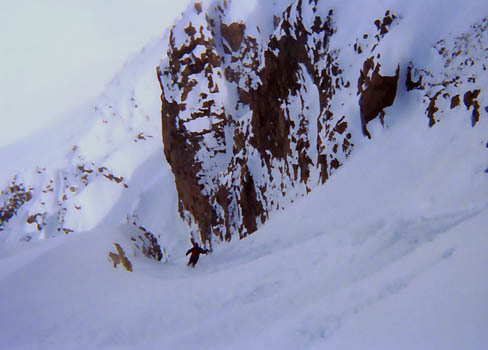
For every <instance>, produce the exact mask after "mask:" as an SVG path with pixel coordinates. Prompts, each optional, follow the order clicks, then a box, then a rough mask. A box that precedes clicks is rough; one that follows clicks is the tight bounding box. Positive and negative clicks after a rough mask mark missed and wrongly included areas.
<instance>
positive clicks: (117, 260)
mask: <svg viewBox="0 0 488 350" xmlns="http://www.w3.org/2000/svg"><path fill="white" fill-rule="evenodd" d="M114 246H115V250H116V251H117V253H114V252H109V253H108V257H109V258H110V259H111V260H112V262H113V264H114V269H115V268H117V265H118V264H122V266H123V267H124V269H126V270H127V271H129V272H132V263H131V262H130V261H129V259H127V257H126V256H125V252H124V250H123V249H122V247H121V246H120V245H119V244H118V243H114Z"/></svg>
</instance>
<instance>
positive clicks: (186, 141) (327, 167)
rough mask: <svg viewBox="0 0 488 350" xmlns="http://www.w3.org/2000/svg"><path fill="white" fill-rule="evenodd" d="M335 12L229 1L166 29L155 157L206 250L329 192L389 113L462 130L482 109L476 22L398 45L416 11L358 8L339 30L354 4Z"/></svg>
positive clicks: (482, 36)
mask: <svg viewBox="0 0 488 350" xmlns="http://www.w3.org/2000/svg"><path fill="white" fill-rule="evenodd" d="M334 4H335V2H326V1H319V0H305V1H302V0H298V1H281V2H279V1H276V2H273V5H272V6H271V5H269V6H264V5H263V7H262V8H260V9H256V10H255V12H252V11H251V12H250V13H247V14H243V15H242V17H240V18H236V14H235V11H234V12H233V3H232V2H228V1H217V2H215V3H213V4H211V5H208V6H207V7H204V6H203V4H200V3H195V4H194V6H193V7H191V8H189V10H188V11H187V13H186V14H185V15H184V17H183V19H182V20H181V21H180V22H179V23H177V24H176V25H175V26H174V27H173V29H172V31H171V34H170V42H169V49H168V58H167V59H164V60H163V61H162V62H161V64H160V66H159V67H158V69H157V75H158V79H159V82H160V85H161V89H162V95H161V100H162V127H163V129H162V134H163V144H164V152H165V156H166V159H167V161H168V162H169V164H170V166H171V168H172V171H173V173H174V176H175V183H176V187H177V192H178V196H179V211H180V214H181V216H182V217H183V218H184V219H185V221H186V222H187V223H188V224H189V225H190V227H191V228H192V234H193V235H194V238H197V239H199V240H201V241H202V242H203V243H204V244H205V245H207V246H211V244H212V241H213V240H215V239H217V240H227V241H228V240H231V238H232V237H234V236H235V237H239V238H242V237H245V236H246V235H249V234H251V233H253V232H254V231H256V229H257V227H258V226H259V225H260V224H262V223H264V222H265V221H266V220H267V219H268V218H269V216H270V214H271V213H272V212H273V211H274V210H277V209H281V208H283V207H285V206H287V205H289V203H290V202H293V201H294V200H295V199H297V198H299V197H300V196H303V195H306V194H307V193H308V192H309V191H311V190H312V188H313V187H315V186H317V185H322V184H324V183H326V182H327V180H328V179H329V178H330V176H331V175H333V174H334V172H335V171H336V170H337V169H338V168H339V167H340V166H341V165H342V164H343V163H344V162H345V161H346V159H347V158H348V157H349V156H350V154H351V152H353V150H355V145H356V144H364V143H365V141H367V138H369V139H371V138H372V137H373V136H374V132H371V131H370V130H369V127H368V126H369V125H372V124H374V125H375V126H374V127H373V129H374V130H380V129H378V128H376V125H377V124H378V122H381V125H383V126H388V123H389V120H393V121H394V108H395V105H396V104H398V107H397V108H405V106H407V105H408V104H412V113H413V114H415V113H417V111H418V107H419V106H422V107H421V109H422V113H423V114H425V115H424V117H423V118H425V124H426V125H427V124H428V126H430V127H432V126H434V125H435V124H436V123H437V122H439V121H440V120H441V119H442V118H443V112H445V111H447V110H450V109H453V108H458V109H459V114H460V115H461V117H462V115H464V114H468V115H469V116H470V119H471V123H472V125H473V126H474V125H476V123H477V122H478V121H479V120H480V118H481V117H482V114H485V115H486V113H488V107H486V104H488V101H486V95H485V94H484V92H483V89H482V87H483V86H486V77H485V76H486V74H485V75H483V74H482V72H483V71H485V70H486V69H487V66H488V54H487V52H488V51H487V48H488V40H487V27H488V20H487V19H486V18H485V19H478V20H477V21H475V22H474V23H470V24H466V27H465V32H462V33H457V34H456V35H450V34H447V33H445V35H444V36H442V37H439V38H438V40H437V41H434V42H432V43H429V45H427V46H426V45H424V44H418V45H417V44H416V43H415V42H410V41H408V42H406V43H405V45H403V44H402V43H401V41H402V29H401V28H402V24H403V22H404V19H407V18H411V17H412V16H414V15H415V12H414V11H413V10H412V11H410V12H408V11H406V10H404V11H402V9H403V8H402V6H400V5H399V4H400V3H399V4H398V8H399V9H398V11H397V10H396V9H395V8H393V7H394V6H393V7H392V8H385V9H382V11H381V12H377V10H372V9H369V10H368V9H365V14H364V15H363V17H362V18H361V19H360V20H358V21H357V23H355V22H354V21H352V22H354V24H355V26H350V25H348V22H347V21H345V20H344V18H347V16H349V17H351V16H353V14H352V13H350V14H347V13H348V11H350V10H351V9H350V8H349V9H348V6H351V5H341V3H340V2H338V3H337V4H336V5H335V6H334ZM258 12H259V16H258V14H257V13H258ZM403 12H404V13H403ZM246 16H247V17H246ZM408 16H410V17H408ZM349 24H350V23H349ZM427 24H428V23H424V22H421V21H420V20H419V26H427ZM470 25H471V26H470ZM409 28H410V27H409ZM424 28H426V27H424ZM418 30H419V31H420V29H418ZM432 37H435V35H432ZM426 40H428V38H427V39H426ZM398 42H400V43H398ZM402 45H403V46H402ZM405 46H408V49H410V50H411V51H410V52H407V49H406V48H405ZM417 46H418V47H417ZM399 47H402V50H399V49H398V48H399ZM395 49H397V51H398V52H397V51H394V50H395ZM422 50H423V51H422ZM425 57H428V58H429V59H425ZM382 67H385V68H382ZM483 84H485V85H483ZM399 99H400V101H401V102H398V100H399ZM462 104H464V107H465V108H463V106H462ZM400 105H401V106H400ZM378 117H379V118H378ZM376 119H379V120H378V121H376ZM369 123H371V124H369ZM377 132H379V131H377ZM372 134H373V135H372Z"/></svg>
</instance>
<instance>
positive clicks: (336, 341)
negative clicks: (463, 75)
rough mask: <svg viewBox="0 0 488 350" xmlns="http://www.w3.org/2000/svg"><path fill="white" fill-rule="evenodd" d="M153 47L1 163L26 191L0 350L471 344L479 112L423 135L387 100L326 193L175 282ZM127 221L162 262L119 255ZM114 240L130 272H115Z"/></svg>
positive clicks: (0, 279)
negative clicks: (36, 219)
mask: <svg viewBox="0 0 488 350" xmlns="http://www.w3.org/2000/svg"><path fill="white" fill-rule="evenodd" d="M473 3H474V2H473ZM429 4H430V5H429V6H433V4H431V3H429ZM477 16H478V15H477ZM405 20H406V21H410V20H411V19H409V18H406V19H405ZM485 34H486V33H485ZM163 50H164V44H163V42H162V41H156V42H154V43H153V44H151V45H148V46H147V49H146V51H145V52H143V53H142V54H141V55H140V56H137V57H136V58H135V59H134V60H133V61H132V63H129V64H128V65H127V66H126V68H125V69H124V71H123V72H122V73H121V74H119V75H117V76H116V77H115V78H114V80H113V81H112V82H111V83H110V84H109V87H108V89H107V91H106V93H105V94H104V95H103V96H101V97H100V98H98V99H97V100H96V101H94V103H93V104H90V105H89V107H88V108H86V107H83V108H82V109H81V110H80V111H75V112H74V113H73V118H71V119H69V120H68V121H67V122H65V123H64V124H58V125H55V126H54V127H53V128H52V130H51V131H50V133H49V134H47V135H46V134H41V135H39V136H38V138H34V139H33V140H30V141H29V142H26V143H23V144H16V145H12V146H11V147H9V148H4V149H2V150H1V154H0V158H1V159H2V160H3V162H2V166H3V168H2V173H1V176H2V179H1V180H2V181H3V182H4V183H5V184H8V183H9V181H11V179H12V175H13V174H17V175H18V179H19V181H20V180H21V181H22V182H23V183H24V182H25V183H26V184H29V183H34V184H35V185H36V186H35V189H33V190H32V191H31V192H32V199H31V200H30V201H28V202H29V203H28V204H27V205H25V206H23V207H22V208H21V210H20V211H19V212H18V213H17V215H16V216H15V217H13V219H12V221H10V222H9V223H8V227H7V226H6V229H5V230H4V231H0V234H1V245H0V349H146V348H157V349H159V348H170V349H361V350H364V349H405V350H407V349H408V350H411V349H426V350H427V349H443V350H444V349H452V350H457V349H484V348H486V346H487V344H488V335H487V333H486V329H487V328H488V302H487V300H486V295H488V281H487V280H486V278H485V275H486V266H488V257H487V255H486V254H485V250H486V246H487V244H488V236H487V234H486V230H485V229H484V228H485V227H486V226H487V224H488V183H487V182H488V174H487V173H486V168H488V136H487V135H488V119H487V118H486V114H482V115H481V118H480V120H479V122H478V123H477V125H476V127H472V126H471V123H470V122H469V118H468V117H466V115H467V114H468V112H466V111H464V110H463V111H462V113H461V111H460V109H461V107H462V108H464V106H461V107H459V108H458V109H454V110H449V109H447V108H446V112H445V113H443V114H442V121H441V122H439V123H437V124H436V126H435V127H433V128H430V127H429V126H428V125H427V123H426V117H425V108H424V106H423V105H422V104H420V103H418V104H415V103H412V101H413V102H415V99H414V98H411V97H405V95H401V94H400V96H403V97H400V99H399V100H398V104H396V105H394V106H392V107H390V108H389V110H388V113H389V115H394V116H395V118H394V119H392V121H391V123H390V122H388V123H387V125H388V127H387V128H382V127H381V126H380V125H379V122H377V123H376V122H374V123H372V124H370V125H368V127H369V129H370V132H371V133H372V134H373V135H374V139H373V141H369V140H367V139H366V138H365V139H364V140H362V141H361V140H359V143H358V144H357V145H356V150H357V151H355V152H353V153H352V154H351V156H350V157H349V159H348V160H347V162H344V164H343V165H342V166H341V167H340V168H339V169H337V171H336V172H335V173H334V176H331V177H330V179H329V180H328V182H327V184H326V185H325V186H319V187H316V188H315V189H314V191H312V192H311V193H310V194H309V195H308V196H306V197H303V198H300V199H298V200H296V201H295V202H294V203H293V204H292V205H290V206H289V207H288V208H286V209H285V210H277V211H274V212H273V213H272V214H271V215H270V217H269V220H268V221H267V222H266V224H264V225H262V226H261V227H259V228H258V230H257V231H256V232H255V233H254V234H253V235H251V236H248V237H247V238H245V239H243V240H233V241H232V242H230V243H225V244H216V245H215V246H214V251H213V252H212V254H211V255H209V256H202V257H201V260H200V261H199V263H198V265H197V266H196V269H189V268H188V267H186V260H187V258H186V257H185V256H184V252H185V251H186V249H188V248H189V241H188V237H189V236H188V231H189V229H188V228H187V227H186V226H184V225H183V223H182V222H181V220H180V219H179V218H178V216H177V199H176V198H177V195H176V190H175V189H174V182H173V181H174V178H173V175H172V174H171V173H170V170H169V166H168V165H167V164H166V163H165V162H164V161H163V154H162V150H161V139H160V138H159V127H160V126H159V113H160V106H159V90H158V89H159V87H158V86H157V81H156V79H155V69H154V67H155V65H156V64H157V62H158V60H159V58H160V55H161V52H163ZM476 73H477V74H478V75H477V78H478V84H479V85H483V84H486V76H485V75H483V72H476ZM403 92H404V91H403ZM155 94H156V95H155ZM481 103H482V106H485V105H486V101H485V100H481ZM136 105H137V107H136ZM407 105H409V108H408V109H407V108H405V106H407ZM95 107H96V108H95ZM482 113H484V112H483V111H482ZM114 114H115V115H114ZM77 116H83V118H81V117H79V118H76V117H77ZM146 116H149V120H148V119H147V118H146ZM112 117H113V119H112ZM104 121H106V123H105V122H104ZM138 136H141V137H142V136H143V138H142V139H141V138H139V137H138ZM149 136H152V137H149ZM33 145H34V146H36V145H37V149H34V148H33V147H34V146H33ZM75 145H76V146H77V147H76V148H75V149H73V146H75ZM78 166H83V169H85V170H80V169H79V168H78ZM44 167H46V170H42V169H43V168H44ZM102 167H106V168H107V169H108V170H102V171H101V172H99V173H97V171H98V169H99V168H102ZM37 170H38V171H40V173H38V172H37ZM41 170H42V171H41ZM86 170H92V172H91V173H90V172H87V171H86ZM109 171H110V172H109ZM110 174H112V179H114V178H118V179H120V178H121V177H123V180H122V181H121V182H120V183H117V181H112V180H110ZM63 175H68V176H70V177H69V179H70V181H69V185H70V186H71V185H74V186H76V188H75V191H74V192H73V194H70V191H71V189H70V188H69V186H68V188H67V189H66V188H64V187H63V186H64V183H63V182H62V181H59V180H62V179H63ZM84 175H87V177H86V178H85V180H86V181H87V183H88V186H86V185H85V184H84V182H83V176H84ZM53 179H54V180H55V181H53V184H52V185H51V184H50V183H49V181H50V180H53ZM123 184H126V185H127V187H124V186H123ZM49 185H51V186H49ZM32 186H34V185H32ZM48 188H53V192H50V191H49V189H48ZM45 189H47V191H46V193H44V192H42V190H45ZM63 194H67V196H68V198H67V199H66V200H64V201H62V203H63V204H61V205H57V201H58V200H60V199H62V195H63ZM41 202H45V204H44V205H45V206H47V205H49V206H51V207H52V208H53V209H52V210H51V209H50V210H45V212H46V213H47V214H46V225H45V226H43V228H42V229H41V230H40V231H38V230H36V228H35V227H32V225H34V224H26V219H27V218H28V217H29V216H30V215H32V214H35V213H36V212H37V209H38V208H40V207H41V206H42V205H41ZM75 205H76V206H79V205H80V206H81V207H82V210H78V209H73V208H75ZM68 206H70V209H69V211H68V214H67V215H65V216H64V219H65V221H64V222H63V225H64V226H62V227H63V228H73V229H74V231H75V232H69V233H68V234H67V235H65V234H63V233H62V232H57V231H56V225H57V224H58V223H59V221H57V217H56V213H57V212H58V209H59V208H67V207H68ZM127 216H129V217H128V218H127ZM133 220H135V221H136V222H137V223H139V224H141V223H142V225H143V226H144V227H147V228H148V229H150V230H151V231H152V232H154V233H156V234H158V235H159V240H160V242H161V243H162V244H163V245H164V248H165V249H166V252H167V254H165V259H164V260H163V261H161V262H158V261H156V260H150V259H146V258H145V257H144V256H143V255H142V254H141V251H140V250H139V249H136V248H135V247H134V244H133V241H132V240H131V238H132V237H133V236H134V234H135V232H137V227H135V226H134V225H132V223H131V222H132V221H133ZM126 221H127V222H128V223H124V222H126ZM29 237H30V238H29ZM46 238H50V239H46ZM27 241H28V242H27ZM114 243H118V244H120V245H121V246H122V247H123V249H124V250H125V252H126V254H127V257H128V258H129V259H130V261H131V262H132V266H133V272H131V273H129V272H127V271H125V270H124V269H122V267H121V266H120V265H119V266H118V267H117V268H115V269H114V267H113V265H112V262H111V261H110V260H109V258H108V254H109V252H114V251H115V248H114ZM165 261H166V262H165Z"/></svg>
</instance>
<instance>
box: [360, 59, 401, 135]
mask: <svg viewBox="0 0 488 350" xmlns="http://www.w3.org/2000/svg"><path fill="white" fill-rule="evenodd" d="M380 67H381V65H380V64H379V63H378V64H376V65H375V63H374V58H373V57H370V58H369V59H367V60H366V61H365V62H364V65H363V69H362V70H361V72H360V75H359V79H358V94H361V97H360V98H359V107H360V112H361V123H362V128H363V134H364V135H365V136H367V137H368V138H371V134H370V133H369V131H368V129H367V128H366V125H367V124H368V123H369V122H370V121H371V120H373V119H375V118H376V117H377V116H378V115H380V119H381V123H382V124H384V116H385V112H384V110H383V109H384V108H386V107H389V106H391V105H393V102H394V101H395V97H396V92H397V86H398V78H399V77H400V66H398V67H397V70H396V73H395V75H394V76H382V75H381V74H380V73H379V70H380ZM370 71H372V73H371V76H370V75H369V73H370Z"/></svg>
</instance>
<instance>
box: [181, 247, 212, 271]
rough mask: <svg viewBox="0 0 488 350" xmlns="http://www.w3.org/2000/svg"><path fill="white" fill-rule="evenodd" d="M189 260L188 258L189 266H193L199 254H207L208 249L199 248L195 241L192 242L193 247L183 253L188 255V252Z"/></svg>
mask: <svg viewBox="0 0 488 350" xmlns="http://www.w3.org/2000/svg"><path fill="white" fill-rule="evenodd" d="M190 253H191V255H190V260H188V264H187V265H188V266H191V267H195V265H196V263H197V261H198V258H199V256H200V254H208V250H207V249H202V248H200V246H199V245H198V244H196V243H193V248H191V249H188V251H187V252H186V254H185V255H188V254H190Z"/></svg>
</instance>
